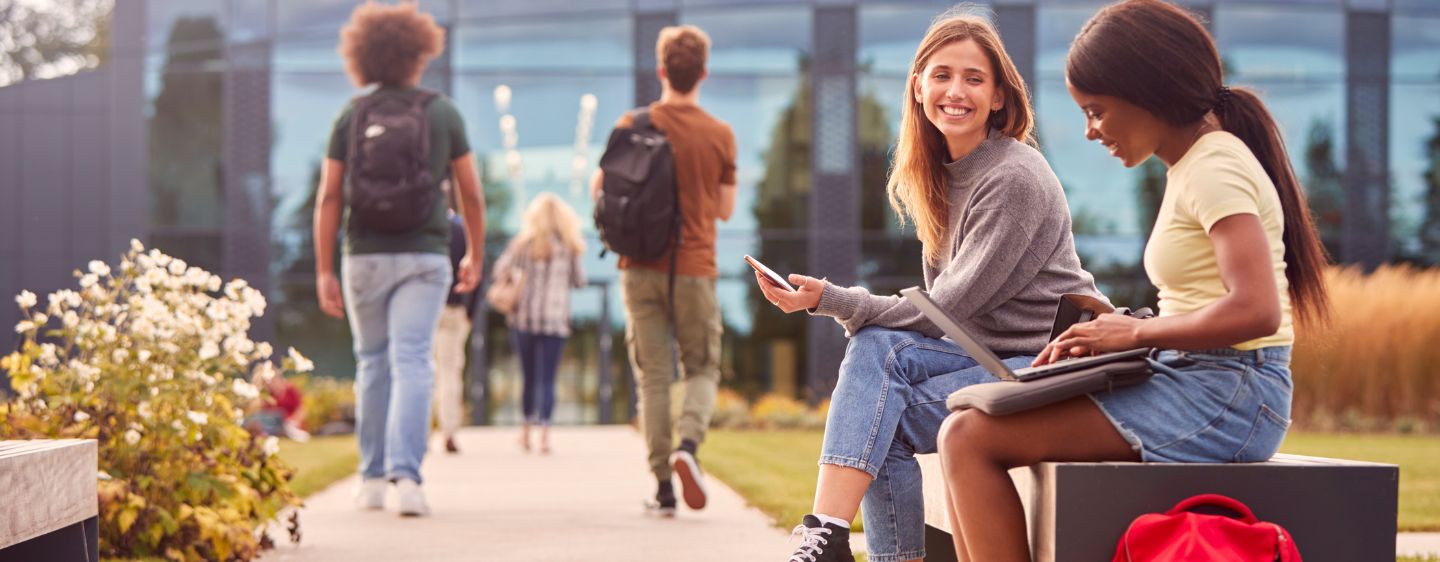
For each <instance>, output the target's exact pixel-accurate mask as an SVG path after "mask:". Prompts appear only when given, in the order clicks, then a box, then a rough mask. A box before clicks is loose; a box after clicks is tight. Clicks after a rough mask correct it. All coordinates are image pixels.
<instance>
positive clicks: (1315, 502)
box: [919, 454, 1400, 562]
mask: <svg viewBox="0 0 1440 562" xmlns="http://www.w3.org/2000/svg"><path fill="white" fill-rule="evenodd" d="M919 459H920V466H921V472H922V473H923V474H924V490H925V523H926V541H925V543H926V544H925V548H926V551H927V555H928V556H927V557H926V560H927V561H929V562H936V561H941V562H946V561H953V560H955V552H954V545H953V543H952V542H951V538H950V528H951V527H950V522H949V517H948V514H947V512H946V508H945V483H944V479H943V476H942V472H941V470H940V458H939V456H938V455H920V456H919ZM1010 476H1011V478H1013V479H1014V480H1015V484H1016V488H1017V489H1018V490H1019V491H1020V497H1021V498H1022V500H1023V501H1024V504H1025V516H1026V520H1027V521H1028V524H1029V531H1030V549H1031V552H1032V553H1033V557H1034V559H1035V560H1036V561H1037V562H1078V561H1084V562H1093V561H1096V560H1110V559H1111V557H1112V556H1114V554H1115V545H1116V544H1117V543H1118V542H1119V541H1120V536H1121V534H1123V533H1124V531H1125V529H1126V528H1127V527H1128V526H1129V525H1130V522H1131V521H1133V520H1134V519H1135V518H1136V517H1138V516H1140V515H1143V514H1145V513H1163V512H1165V511H1167V510H1169V509H1170V508H1171V507H1173V506H1174V505H1175V504H1176V503H1179V502H1180V500H1183V499H1185V498H1188V497H1190V496H1194V495H1197V494H1205V493H1213V494H1221V495H1225V496H1230V497H1232V498H1235V499H1237V500H1240V501H1241V502H1243V503H1245V504H1246V505H1248V506H1250V509H1251V510H1253V511H1254V512H1255V516H1256V517H1258V518H1259V519H1260V520H1262V521H1270V522H1273V523H1277V524H1279V525H1280V526H1282V527H1285V528H1286V529H1287V530H1289V531H1290V533H1291V535H1292V536H1293V537H1294V539H1295V544H1296V545H1297V546H1299V548H1300V554H1301V555H1302V556H1304V558H1305V561H1306V562H1326V561H1334V562H1355V561H1359V560H1377V561H1379V560H1394V559H1395V528H1396V513H1397V511H1396V510H1397V504H1398V501H1399V496H1398V494H1399V481H1400V473H1399V467H1397V466H1395V465H1392V464H1378V463H1369V462H1359V461H1350V460H1343V459H1329V458H1321V457H1305V456H1298V455H1284V454H1281V455H1275V457H1274V458H1272V459H1270V460H1269V461H1267V462H1263V463H1249V464H1168V463H1133V462H1108V463H1056V462H1047V463H1041V464H1038V465H1034V466H1031V467H1026V468H1018V469H1015V470H1012V471H1011V472H1010Z"/></svg>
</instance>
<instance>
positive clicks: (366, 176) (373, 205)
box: [345, 89, 440, 232]
mask: <svg viewBox="0 0 1440 562" xmlns="http://www.w3.org/2000/svg"><path fill="white" fill-rule="evenodd" d="M433 99H435V92H430V91H425V90H419V89H416V90H411V91H408V92H404V93H400V94H393V93H388V92H387V93H373V94H370V95H368V96H364V97H360V98H357V99H356V100H355V109H354V111H353V112H351V118H350V148H349V157H348V158H347V159H346V163H345V167H346V170H347V171H348V174H347V176H348V180H349V181H348V184H347V185H348V188H349V189H348V190H347V196H348V199H347V201H346V203H347V204H348V205H349V207H350V220H352V221H354V222H355V223H356V224H359V225H361V226H363V227H365V228H368V229H371V230H378V231H381V232H406V231H410V230H415V229H416V228H419V227H420V226H421V225H423V224H425V223H426V222H427V221H429V220H430V217H431V215H432V214H433V213H434V212H435V202H436V199H437V198H439V197H440V185H439V182H438V181H437V178H434V177H431V176H432V174H431V173H430V119H429V118H428V117H427V116H426V114H425V106H426V105H428V104H429V103H430V101H431V100H433Z"/></svg>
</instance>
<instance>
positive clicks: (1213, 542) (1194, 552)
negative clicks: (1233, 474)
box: [1114, 494, 1300, 562]
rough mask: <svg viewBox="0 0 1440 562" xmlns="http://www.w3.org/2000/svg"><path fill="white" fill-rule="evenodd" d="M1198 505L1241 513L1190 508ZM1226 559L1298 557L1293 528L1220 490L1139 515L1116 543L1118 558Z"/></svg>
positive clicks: (1281, 561)
mask: <svg viewBox="0 0 1440 562" xmlns="http://www.w3.org/2000/svg"><path fill="white" fill-rule="evenodd" d="M1199 506H1216V507H1222V508H1225V509H1228V510H1230V511H1233V512H1235V513H1236V514H1237V515H1239V518H1235V517H1227V516H1224V515H1206V514H1202V513H1191V512H1190V510H1191V509H1194V508H1196V507H1199ZM1192 560H1193V561H1196V562H1210V561H1212V560H1227V561H1235V562H1242V561H1243V562H1250V561H1254V562H1262V561H1263V562H1300V550H1299V549H1297V548H1295V541H1294V540H1293V539H1291V538H1290V532H1289V531H1286V530H1285V529H1284V528H1283V527H1281V526H1279V525H1276V524H1274V523H1267V522H1263V521H1260V520H1257V519H1255V514H1254V513H1252V512H1251V511H1250V508H1249V507H1246V506H1245V504H1243V503H1240V502H1239V501H1237V500H1234V499H1231V498H1227V497H1225V496H1222V495H1219V494H1201V495H1198V496H1195V497H1192V498H1189V499H1186V500H1184V501H1182V502H1180V503H1178V504H1175V507H1173V508H1171V509H1170V511H1167V512H1165V514H1163V515H1162V514H1159V513H1147V514H1145V515H1141V516H1140V517H1136V518H1135V521H1134V522H1132V523H1130V528H1128V529H1125V535H1124V536H1121V537H1120V544H1119V545H1117V546H1116V547H1115V559H1114V562H1151V561H1165V562H1174V561H1192Z"/></svg>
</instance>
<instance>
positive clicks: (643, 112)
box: [630, 106, 660, 131]
mask: <svg viewBox="0 0 1440 562" xmlns="http://www.w3.org/2000/svg"><path fill="white" fill-rule="evenodd" d="M630 118H631V119H633V120H634V122H633V123H631V125H630V126H631V127H632V128H635V129H655V130H657V131H658V130H660V129H659V128H658V127H656V126H655V123H654V122H653V121H651V120H650V106H645V107H638V108H635V109H634V110H632V111H631V112H630Z"/></svg>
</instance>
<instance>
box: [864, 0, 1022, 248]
mask: <svg viewBox="0 0 1440 562" xmlns="http://www.w3.org/2000/svg"><path fill="white" fill-rule="evenodd" d="M966 39H971V40H973V41H975V43H976V44H977V45H979V46H980V48H981V50H983V51H985V54H986V56H987V57H988V58H989V59H990V66H991V67H993V68H994V70H995V91H996V93H997V94H999V95H1000V96H1001V97H1002V99H1004V106H1003V107H1001V108H1000V109H999V110H998V111H995V112H992V113H991V114H990V119H989V125H990V127H991V128H994V129H998V130H999V131H1000V132H1001V134H1004V135H1005V136H1007V137H1011V138H1014V139H1015V140H1018V141H1020V142H1023V143H1026V144H1029V145H1031V146H1034V144H1035V139H1034V136H1033V134H1032V129H1033V127H1034V124H1035V115H1034V110H1033V109H1032V108H1031V107H1030V94H1029V92H1028V91H1027V90H1026V88H1025V80H1024V79H1023V78H1021V77H1020V71H1019V70H1017V69H1016V68H1015V63H1014V62H1013V61H1011V60H1010V55H1009V54H1008V53H1006V52H1005V46H1004V45H1002V44H1001V43H1000V35H999V34H998V33H996V32H995V28H994V27H992V26H991V25H990V22H988V21H986V20H985V19H984V18H982V17H979V16H976V15H970V14H966V13H954V12H949V13H946V14H942V15H941V16H940V17H939V18H936V20H935V22H934V23H932V24H930V29H929V30H928V31H926V32H925V38H924V39H922V40H921V41H920V47H919V48H918V49H916V50H915V60H914V62H912V63H911V64H910V76H909V77H907V78H906V79H905V99H906V100H907V101H906V102H905V104H904V106H903V107H902V108H901V110H900V132H899V138H898V139H897V140H896V143H895V162H894V164H893V165H892V166H891V168H890V180H889V182H888V183H887V184H886V186H885V189H886V191H887V192H889V195H890V206H891V207H893V208H894V209H895V213H896V214H898V215H900V224H902V225H903V224H905V220H906V218H909V219H910V220H913V221H915V234H916V236H917V237H919V238H920V243H921V244H922V246H923V247H924V257H925V261H926V262H928V263H932V264H933V263H938V262H939V258H940V249H941V248H942V247H943V246H944V240H945V235H946V230H948V227H949V219H950V207H949V201H948V198H947V196H946V193H947V191H948V190H949V188H948V187H947V185H946V181H945V161H946V160H947V159H948V156H949V152H948V151H947V150H946V148H945V137H944V135H943V134H941V133H940V130H939V129H936V128H935V125H934V124H932V123H930V120H929V119H927V118H926V117H925V108H924V106H923V105H921V104H920V102H917V101H916V100H915V94H914V92H915V81H916V80H919V79H920V76H921V75H922V74H923V73H924V72H925V65H926V64H927V63H929V61H930V57H931V55H934V54H935V52H936V51H939V50H940V49H941V48H943V47H945V46H947V45H949V44H951V43H954V42H957V41H964V40H966Z"/></svg>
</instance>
